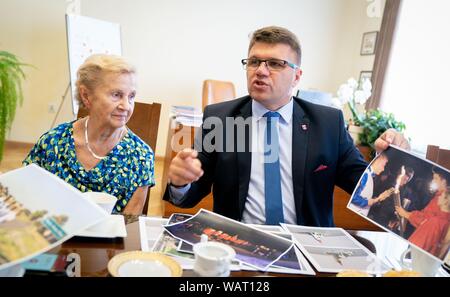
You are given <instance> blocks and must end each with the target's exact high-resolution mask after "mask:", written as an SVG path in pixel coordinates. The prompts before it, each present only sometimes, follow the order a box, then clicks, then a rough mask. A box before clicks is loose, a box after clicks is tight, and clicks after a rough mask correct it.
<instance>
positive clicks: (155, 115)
mask: <svg viewBox="0 0 450 297" xmlns="http://www.w3.org/2000/svg"><path fill="white" fill-rule="evenodd" d="M160 113H161V104H160V103H151V104H149V103H141V102H136V103H135V104H134V112H133V115H132V116H131V118H130V120H129V121H128V123H127V126H128V128H130V129H131V131H133V132H134V133H135V134H136V135H137V136H139V137H140V138H141V139H142V140H143V141H144V142H145V143H147V144H148V145H149V146H150V147H151V148H152V149H153V152H155V150H156V139H157V137H158V128H159V116H160ZM87 115H88V111H87V110H86V109H83V108H80V110H79V111H78V115H77V118H82V117H85V116H87ZM150 192H151V191H150V189H148V193H147V198H146V199H145V205H144V209H143V214H145V215H146V214H147V212H148V204H149V200H150Z"/></svg>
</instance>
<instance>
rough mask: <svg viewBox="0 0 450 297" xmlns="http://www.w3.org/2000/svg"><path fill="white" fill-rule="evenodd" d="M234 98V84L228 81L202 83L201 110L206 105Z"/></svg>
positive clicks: (210, 80) (206, 81) (208, 80)
mask: <svg viewBox="0 0 450 297" xmlns="http://www.w3.org/2000/svg"><path fill="white" fill-rule="evenodd" d="M234 98H236V90H235V88H234V84H233V83H232V82H229V81H220V80H212V79H207V80H205V81H203V92H202V108H203V109H204V108H205V106H206V105H209V104H213V103H218V102H222V101H226V100H230V99H234Z"/></svg>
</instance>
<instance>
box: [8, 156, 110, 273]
mask: <svg viewBox="0 0 450 297" xmlns="http://www.w3.org/2000/svg"><path fill="white" fill-rule="evenodd" d="M0 184H1V185H2V186H3V187H2V189H1V193H0V194H1V195H0V209H1V213H0V255H1V257H0V269H3V268H7V267H10V266H13V265H14V264H17V263H20V262H22V261H25V260H28V259H31V258H33V257H35V256H37V255H39V254H41V253H43V252H45V251H48V250H50V249H51V248H53V247H56V246H58V245H60V244H61V243H63V242H64V241H66V240H68V239H69V238H71V237H72V236H74V235H75V234H77V233H78V232H80V231H82V230H85V229H87V228H88V227H90V226H93V225H95V224H96V223H98V222H100V221H101V220H103V219H104V218H105V217H107V215H108V214H107V213H106V212H105V211H104V210H103V209H101V208H100V207H99V206H98V205H96V204H94V203H92V202H91V201H88V200H87V199H84V197H83V195H82V193H81V192H80V191H78V190H77V189H76V188H74V187H73V186H71V185H69V184H67V183H66V182H64V181H63V180H62V179H60V178H59V177H57V176H55V175H53V174H51V173H50V172H48V171H46V170H44V169H42V168H40V167H38V166H36V165H34V164H32V165H29V166H26V167H22V168H19V169H16V170H13V171H9V172H7V173H5V174H2V175H1V176H0ZM12 247H13V248H12Z"/></svg>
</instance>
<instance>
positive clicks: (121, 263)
mask: <svg viewBox="0 0 450 297" xmlns="http://www.w3.org/2000/svg"><path fill="white" fill-rule="evenodd" d="M108 271H109V273H110V274H111V275H112V276H116V277H117V276H118V277H169V276H175V277H178V276H181V274H182V273H183V270H182V268H181V266H180V264H178V262H177V261H175V260H174V259H172V258H170V257H168V256H166V255H164V254H162V253H156V252H142V251H132V252H126V253H122V254H118V255H116V256H114V257H113V258H112V259H111V260H110V261H109V263H108Z"/></svg>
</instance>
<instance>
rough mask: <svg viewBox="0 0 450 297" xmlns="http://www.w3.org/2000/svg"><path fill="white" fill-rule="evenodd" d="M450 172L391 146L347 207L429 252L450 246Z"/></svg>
mask: <svg viewBox="0 0 450 297" xmlns="http://www.w3.org/2000/svg"><path fill="white" fill-rule="evenodd" d="M449 186H450V172H449V171H448V170H446V169H444V168H443V167H441V166H439V165H436V164H434V163H432V162H430V161H428V160H425V159H422V158H420V157H417V156H415V155H413V154H411V153H409V152H406V151H404V150H402V149H400V148H397V147H394V146H391V147H389V149H387V150H386V151H384V152H383V153H381V154H379V155H378V156H377V157H376V158H375V159H374V160H373V161H372V162H371V164H370V165H369V166H368V168H367V169H366V171H365V172H364V173H363V175H362V177H361V179H360V181H359V182H358V185H357V186H356V188H355V191H354V192H353V195H352V197H351V199H350V201H349V204H348V205H347V207H348V208H349V209H351V210H353V211H354V212H356V213H357V214H359V215H361V216H363V217H365V218H367V219H369V220H370V221H372V222H374V223H376V224H377V225H379V226H380V227H382V228H384V229H385V230H387V231H389V232H392V233H394V234H396V235H398V236H400V237H401V238H403V239H405V240H408V241H409V242H410V243H411V244H413V245H415V246H416V247H418V248H420V249H422V250H423V251H425V252H427V253H428V254H430V255H432V256H434V257H436V258H438V259H440V260H441V261H442V260H444V259H445V256H446V255H447V253H448V251H449V246H450V229H449V227H450V187H449Z"/></svg>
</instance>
